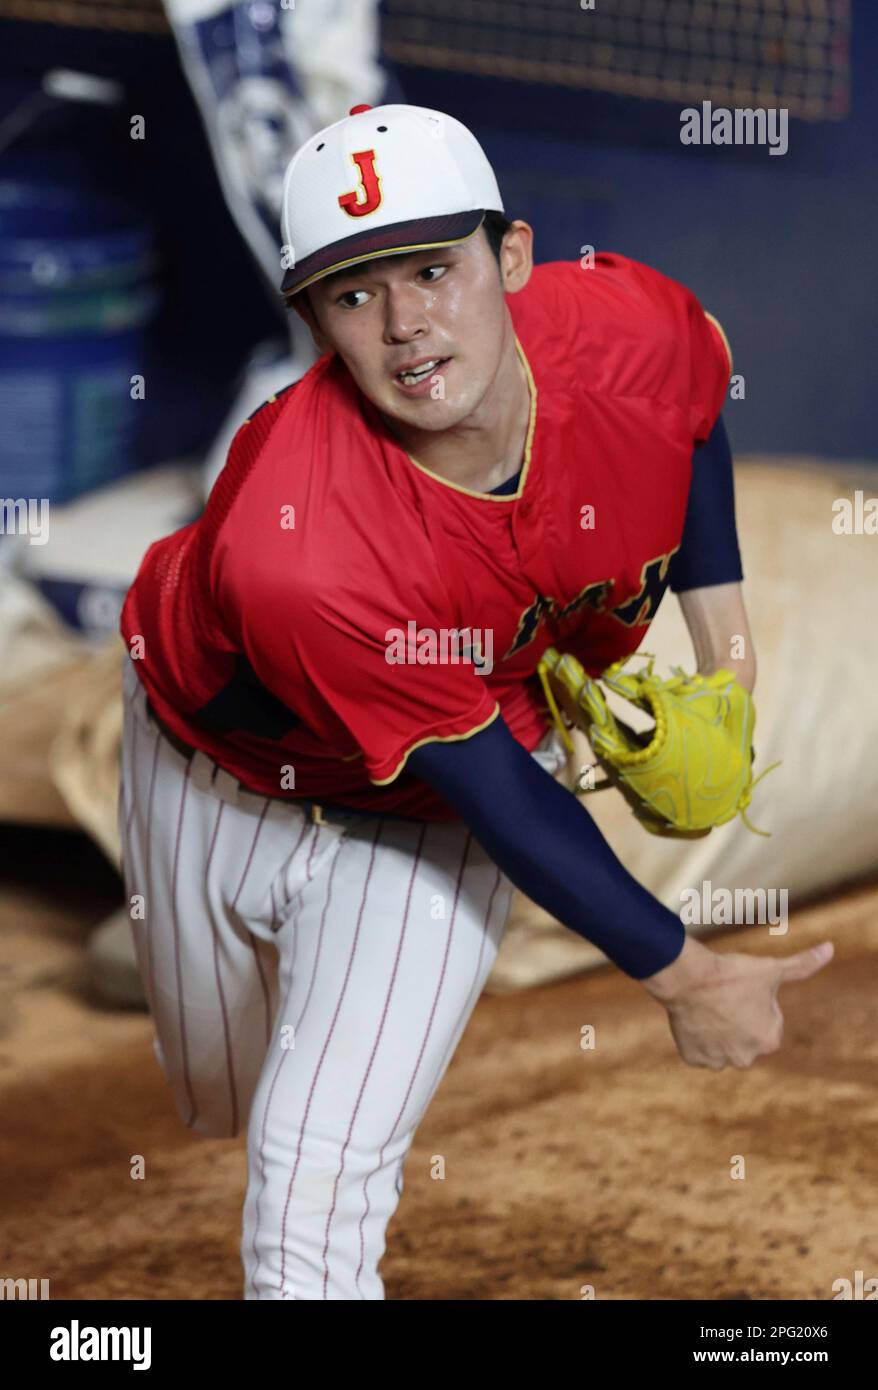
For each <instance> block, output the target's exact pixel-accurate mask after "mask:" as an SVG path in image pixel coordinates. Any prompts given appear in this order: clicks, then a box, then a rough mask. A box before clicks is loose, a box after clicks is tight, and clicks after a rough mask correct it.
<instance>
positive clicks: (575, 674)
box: [537, 647, 780, 838]
mask: <svg viewBox="0 0 878 1390" xmlns="http://www.w3.org/2000/svg"><path fill="white" fill-rule="evenodd" d="M638 655H639V656H649V655H650V654H649V653H648V652H640V653H638ZM629 659H630V658H629V657H625V659H624V660H623V661H617V662H615V663H614V665H612V666H609V667H608V668H607V670H606V671H605V672H604V673H603V675H602V676H601V681H602V682H603V684H604V685H606V686H607V688H608V689H609V690H613V691H615V692H616V693H617V694H618V695H623V696H625V697H626V698H627V699H629V700H631V701H632V703H633V704H635V705H637V706H638V707H639V708H640V709H642V710H645V711H646V712H647V713H649V714H651V715H652V717H653V719H654V720H655V727H654V728H653V729H651V730H650V731H648V732H645V733H637V732H635V730H634V729H632V728H631V727H630V726H629V725H628V724H626V723H625V721H624V720H623V719H620V718H619V717H618V716H617V715H614V714H613V712H612V710H611V709H610V708H609V706H608V705H607V701H606V698H605V696H604V692H603V691H602V690H601V687H600V685H599V684H598V682H597V681H596V680H592V679H591V677H590V676H588V675H587V674H586V672H585V671H584V670H583V668H582V666H581V665H580V663H579V662H578V661H577V660H576V658H575V657H573V656H571V655H569V654H566V655H562V654H561V653H560V652H558V651H557V650H556V649H555V648H554V647H549V649H548V650H547V651H546V652H545V653H544V655H543V657H542V659H541V661H540V663H539V665H538V667H537V671H538V673H539V676H540V680H541V681H542V684H543V689H544V690H545V693H546V699H547V701H548V704H549V709H550V710H551V712H552V716H553V718H554V720H555V723H556V725H557V726H558V729H559V732H560V733H561V736H562V738H563V739H564V742H565V745H566V747H567V748H568V750H569V751H571V752H572V751H573V746H574V745H573V741H572V739H571V738H570V734H569V730H568V725H567V724H565V722H564V719H563V718H562V713H561V712H562V711H563V713H564V715H566V717H567V720H568V721H569V724H570V726H576V727H578V728H580V729H582V730H583V732H584V733H585V734H586V735H587V737H588V740H589V742H590V744H591V746H592V749H593V750H594V753H595V755H596V757H597V758H598V760H599V762H600V764H601V766H602V767H603V769H604V770H605V772H606V773H607V778H606V780H605V781H602V782H598V783H597V784H596V785H594V786H582V785H580V784H577V786H576V787H575V788H574V790H575V791H576V793H577V795H587V794H588V793H589V792H592V791H601V790H603V789H604V788H605V787H609V786H615V787H618V789H619V790H620V791H621V792H622V794H623V795H624V796H625V798H626V800H627V801H628V802H629V804H630V805H631V807H632V809H633V811H634V814H635V816H636V817H637V819H638V820H639V821H640V823H641V824H642V825H643V826H644V828H645V829H646V830H649V831H650V832H651V833H652V834H654V835H674V836H681V837H684V838H696V837H698V836H701V835H708V834H709V833H710V831H711V830H712V829H713V827H714V826H715V825H725V824H726V822H727V821H730V820H734V818H735V816H736V815H737V814H738V812H739V811H740V813H741V819H742V820H743V822H744V824H745V825H746V826H747V829H748V830H752V831H753V833H754V834H756V835H769V834H770V833H771V832H770V831H767V830H758V829H757V828H756V826H754V825H751V824H750V822H749V820H748V819H747V815H746V807H747V806H749V804H750V797H751V794H752V791H753V788H754V787H755V786H756V783H757V782H759V781H761V779H762V778H763V777H764V776H765V775H766V773H768V772H771V770H772V768H775V767H779V766H780V764H779V763H772V764H771V766H770V767H767V768H766V769H765V771H764V772H762V773H760V775H759V777H757V778H756V779H755V781H754V780H753V775H752V767H753V758H754V756H755V753H754V749H753V745H752V739H753V729H754V726H755V723H756V710H755V708H754V705H753V700H752V698H751V696H750V693H749V691H747V690H745V689H744V687H743V686H742V685H740V684H739V683H738V681H737V680H736V678H735V676H734V675H733V674H732V672H731V671H726V670H720V671H715V672H714V673H713V675H710V676H700V675H695V676H689V675H687V674H686V673H685V672H684V671H683V669H682V667H680V666H674V667H672V668H671V669H672V670H673V672H674V674H673V675H672V676H670V677H667V678H666V679H662V678H661V677H659V676H655V675H653V663H654V661H655V658H654V657H650V661H649V665H648V666H645V667H644V668H643V669H642V670H640V671H638V672H637V673H636V674H633V675H632V674H628V675H623V674H621V668H622V667H623V666H624V665H625V664H626V662H627V661H628V660H629ZM580 782H581V779H580Z"/></svg>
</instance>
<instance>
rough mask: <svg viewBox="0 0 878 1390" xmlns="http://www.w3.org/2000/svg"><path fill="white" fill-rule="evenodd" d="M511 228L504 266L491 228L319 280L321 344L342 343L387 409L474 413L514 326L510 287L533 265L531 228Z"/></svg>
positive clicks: (441, 421) (458, 415)
mask: <svg viewBox="0 0 878 1390" xmlns="http://www.w3.org/2000/svg"><path fill="white" fill-rule="evenodd" d="M513 228H514V229H518V228H524V229H525V231H524V232H521V231H518V230H514V231H513V233H507V237H506V239H505V241H504V246H503V248H502V250H501V270H502V273H503V275H504V279H503V280H502V281H501V270H498V266H497V260H496V257H495V256H494V253H493V252H492V250H491V247H490V245H489V243H488V240H487V238H486V236H485V233H484V230H483V229H480V230H479V231H478V232H477V233H476V234H475V236H473V237H471V238H470V239H469V241H466V242H462V243H461V244H460V245H459V246H449V247H445V248H442V249H440V250H428V251H420V252H417V253H414V254H411V255H405V256H393V257H390V256H388V257H379V258H378V259H377V260H373V261H365V262H364V263H363V264H362V265H361V266H352V267H351V269H350V270H349V271H345V272H344V274H343V275H333V276H332V277H331V278H329V277H328V278H327V279H326V280H325V281H319V280H318V281H317V282H316V283H315V284H314V285H312V286H311V287H310V289H309V297H310V303H311V306H312V310H313V323H312V331H313V332H314V335H315V339H316V341H317V344H318V347H320V348H321V350H323V351H335V352H337V353H338V354H339V356H340V357H341V358H342V360H343V361H344V363H345V365H346V366H347V368H348V370H349V371H350V373H351V375H352V376H353V378H354V380H355V381H356V383H357V385H358V386H359V388H360V390H361V391H362V392H363V394H364V395H365V396H367V397H368V398H369V400H370V401H372V402H373V404H374V405H375V406H377V407H378V409H379V410H380V411H381V412H382V413H383V414H384V415H386V416H390V417H391V418H393V419H394V420H397V421H399V422H401V423H403V424H405V425H409V426H411V427H413V428H415V429H420V430H446V429H450V428H452V427H454V426H455V425H458V424H460V423H461V422H462V421H464V420H466V419H467V417H469V416H471V415H472V414H473V412H474V411H475V410H476V409H477V408H478V406H479V405H480V404H481V403H482V401H483V400H484V398H485V397H486V395H487V393H488V392H489V390H490V387H491V384H492V382H493V381H494V379H495V376H496V375H497V369H498V366H499V363H500V360H501V357H502V355H503V353H504V351H505V350H508V347H509V343H508V342H507V339H508V338H509V336H510V335H511V332H512V330H511V322H510V320H509V316H508V311H507V308H506V303H505V298H504V295H505V293H506V292H507V291H513V290H517V289H520V288H521V287H522V285H523V284H525V283H526V282H527V279H528V277H529V275H530V271H531V268H532V260H531V234H530V228H529V227H527V224H526V223H518V222H516V223H513Z"/></svg>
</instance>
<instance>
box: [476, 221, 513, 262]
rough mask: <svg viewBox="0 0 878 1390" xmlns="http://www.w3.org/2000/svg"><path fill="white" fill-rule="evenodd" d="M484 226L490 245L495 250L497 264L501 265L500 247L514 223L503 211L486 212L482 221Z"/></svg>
mask: <svg viewBox="0 0 878 1390" xmlns="http://www.w3.org/2000/svg"><path fill="white" fill-rule="evenodd" d="M482 226H483V227H484V229H485V236H486V237H487V238H488V245H489V246H490V248H491V250H492V251H493V252H494V258H495V260H496V262H497V264H498V265H499V264H500V247H501V246H502V244H503V238H504V237H505V235H506V233H507V232H508V231H509V228H510V227H511V226H512V223H511V222H510V220H509V218H508V217H506V216H504V214H503V213H502V212H486V213H485V220H484V222H483V223H482Z"/></svg>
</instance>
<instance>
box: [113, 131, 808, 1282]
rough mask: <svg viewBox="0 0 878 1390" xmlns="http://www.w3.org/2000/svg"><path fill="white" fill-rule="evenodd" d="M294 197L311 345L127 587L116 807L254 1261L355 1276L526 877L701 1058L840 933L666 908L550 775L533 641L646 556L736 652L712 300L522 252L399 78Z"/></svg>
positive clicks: (159, 998)
mask: <svg viewBox="0 0 878 1390" xmlns="http://www.w3.org/2000/svg"><path fill="white" fill-rule="evenodd" d="M282 231H283V257H284V266H285V274H284V278H283V285H282V293H283V296H284V298H285V300H286V301H287V302H288V303H289V304H290V305H291V307H292V308H293V309H294V310H295V311H296V312H297V313H299V314H300V315H301V317H302V318H303V320H304V321H305V322H306V323H307V324H308V326H309V328H310V330H311V332H312V333H313V336H314V339H315V342H316V343H317V346H318V348H319V349H320V351H321V353H322V355H321V357H320V359H319V361H317V362H316V363H315V365H314V366H313V367H312V368H311V370H310V371H309V372H307V374H306V375H305V376H304V377H303V378H302V379H301V380H300V381H297V382H295V383H293V384H291V385H290V386H288V387H287V388H285V390H284V391H282V392H281V393H279V394H278V395H277V396H274V397H271V399H270V400H268V401H267V402H265V403H264V404H263V405H262V406H261V407H260V408H259V409H258V410H257V411H255V413H254V414H253V415H251V417H250V418H249V419H248V420H246V421H244V422H243V423H242V424H241V426H240V428H239V429H238V432H237V434H236V435H235V438H234V440H233V443H232V445H231V448H230V451H229V455H228V459H227V462H226V465H225V468H224V469H223V471H222V472H221V474H220V476H219V477H218V479H217V481H216V483H215V485H214V487H213V489H212V492H211V494H210V497H209V499H208V501H207V504H206V508H205V511H204V513H203V515H202V516H201V517H200V518H199V519H198V520H197V521H195V522H193V523H192V524H190V525H187V526H184V527H183V528H182V529H181V530H179V531H177V532H175V533H174V534H173V535H171V536H168V537H166V538H164V539H162V540H160V541H157V542H156V543H155V544H154V545H152V546H151V547H150V549H149V550H148V551H147V554H146V556H145V557H144V560H143V562H142V565H141V568H140V571H139V573H138V575H137V578H136V580H135V583H134V584H133V586H132V588H131V590H130V591H129V594H128V596H127V599H126V602H125V606H124V610H123V615H122V622H121V627H122V632H123V635H124V638H125V641H126V644H127V647H128V652H129V656H130V659H129V660H127V661H126V670H125V681H124V685H125V721H124V746H123V758H122V776H121V793H120V801H119V824H120V830H121V833H122V843H123V857H124V872H125V880H126V889H127V892H128V894H129V896H130V900H131V912H132V922H133V930H134V939H135V946H136V950H137V955H138V962H139V966H140V970H141V973H142V976H143V981H144V987H145V990H146V993H147V996H148V1000H149V1003H150V1007H151V1010H152V1015H153V1019H154V1022H155V1030H156V1037H155V1044H154V1046H155V1051H156V1056H157V1058H158V1061H159V1063H160V1065H161V1067H162V1068H163V1070H164V1073H165V1075H166V1077H167V1080H168V1083H169V1085H170V1087H171V1090H172V1092H173V1096H174V1099H175V1102H176V1105H177V1107H178V1109H179V1113H180V1115H181V1117H182V1119H183V1121H184V1123H185V1124H186V1125H188V1126H189V1127H191V1128H192V1129H193V1130H194V1131H196V1132H197V1133H199V1134H202V1135H211V1136H232V1135H235V1134H238V1133H239V1132H244V1131H246V1136H247V1153H248V1181H247V1191H246V1199H245V1202H244V1211H243V1229H242V1238H241V1256H242V1262H243V1274H244V1297H245V1298H247V1299H260V1298H261V1299H292V1298H300V1299H326V1298H350V1299H357V1298H364V1299H380V1298H383V1297H384V1286H383V1282H382V1279H381V1277H380V1275H379V1272H378V1266H379V1262H380V1259H381V1256H382V1254H383V1251H384V1248H385V1232H386V1228H387V1223H388V1221H389V1219H390V1217H391V1215H392V1214H393V1212H394V1210H395V1208H396V1206H397V1203H398V1200H399V1196H400V1193H401V1190H402V1170H403V1165H404V1162H405V1159H406V1155H407V1154H408V1151H409V1148H410V1146H411V1143H412V1138H413V1136H414V1133H415V1131H416V1129H417V1127H418V1125H419V1123H420V1121H421V1119H422V1117H423V1115H424V1112H425V1110H426V1108H427V1106H428V1105H429V1103H430V1100H431V1097H432V1096H433V1095H434V1093H435V1091H436V1088H437V1086H438V1085H439V1083H440V1081H441V1079H442V1076H443V1075H444V1073H445V1070H446V1068H447V1067H448V1064H449V1062H450V1060H451V1058H452V1056H453V1055H454V1051H455V1048H456V1046H457V1044H458V1042H459V1040H460V1037H461V1035H462V1033H463V1031H464V1029H465V1027H466V1024H467V1020H468V1019H469V1017H470V1014H471V1013H472V1010H473V1008H474V1006H475V1004H476V1001H477V1000H478V998H479V994H480V992H481V990H482V987H483V985H484V984H485V981H486V979H487V977H488V975H489V973H490V971H491V967H492V965H493V963H494V960H495V957H496V954H497V949H498V946H499V943H500V939H501V936H502V933H503V929H504V924H505V922H506V918H507V913H508V908H509V901H510V897H511V895H512V892H513V890H514V888H515V887H516V886H517V887H518V888H520V889H521V890H522V891H523V892H525V893H526V894H527V895H528V896H529V897H531V898H532V899H533V900H534V901H535V902H537V903H538V904H540V905H541V906H542V907H544V908H545V909H547V910H548V911H549V912H550V913H552V915H553V916H555V917H556V918H557V919H558V920H559V921H560V922H562V923H564V924H565V925H566V926H567V927H568V928H570V930H572V931H574V932H577V933H579V934H581V935H583V936H584V937H586V938H588V939H589V940H590V941H592V942H594V943H596V944H597V945H598V946H599V947H600V948H601V950H602V951H604V952H605V953H606V955H607V956H608V958H609V959H610V960H611V961H612V962H614V963H615V964H616V965H617V966H618V967H619V968H620V969H621V970H623V971H625V973H626V974H628V975H630V976H631V977H632V978H634V979H636V980H639V981H641V982H642V984H643V986H644V988H646V989H647V990H648V991H649V993H650V994H651V995H652V996H653V997H654V998H655V999H656V1000H657V1001H659V1002H660V1003H661V1004H662V1005H663V1006H664V1007H665V1008H666V1010H667V1013H668V1017H669V1021H670V1026H671V1029H672V1033H673V1036H674V1039H675V1041H676V1044H677V1047H678V1049H679V1052H680V1054H681V1056H682V1057H683V1059H684V1060H685V1061H686V1062H687V1063H689V1064H691V1065H694V1066H707V1067H711V1068H714V1069H719V1068H722V1067H725V1066H728V1065H730V1064H731V1065H733V1066H738V1067H746V1066H749V1065H750V1064H751V1063H752V1062H753V1061H754V1060H755V1059H756V1058H757V1057H759V1056H761V1055H764V1054H766V1053H770V1052H773V1051H775V1050H776V1049H777V1048H778V1047H779V1045H780V1041H781V1035H782V1015H781V1012H780V1008H779V1006H778V1003H777V992H778V987H779V985H780V984H781V983H783V982H785V981H789V980H798V979H805V978H807V977H808V976H810V975H812V974H814V972H815V971H817V970H818V969H820V968H821V966H822V965H823V964H824V963H825V962H826V960H828V959H829V957H830V955H831V950H832V948H831V945H829V944H828V943H826V944H825V945H824V946H823V947H821V948H819V949H818V950H816V951H805V952H801V953H799V954H797V955H793V956H790V957H787V958H786V959H783V960H780V959H772V958H764V957H760V958H756V957H750V956H746V955H743V954H738V953H736V954H724V955H717V954H715V953H714V952H712V951H710V950H709V949H708V948H707V947H706V946H705V945H703V944H702V943H699V942H697V941H694V940H690V939H687V938H686V936H685V932H684V929H683V926H682V924H681V922H680V920H679V918H678V917H677V916H676V915H675V914H674V913H672V912H671V911H669V910H668V909H667V908H665V907H664V906H663V905H662V904H661V903H659V902H658V901H657V900H656V899H655V898H654V897H653V896H652V895H651V894H650V893H649V892H648V891H647V890H646V889H645V888H643V887H642V885H640V884H639V883H638V882H637V881H636V880H635V879H634V878H633V876H632V875H630V874H629V873H628V871H627V870H626V869H625V868H624V866H623V865H622V864H621V863H620V862H619V860H618V859H617V857H616V856H615V855H614V853H613V852H612V850H611V849H610V847H609V845H608V844H607V843H606V841H605V840H604V838H603V836H602V835H601V834H600V832H599V831H598V830H597V827H596V826H595V824H594V822H593V821H592V819H591V817H590V815H589V814H588V812H587V810H586V809H585V807H584V806H583V805H582V804H581V803H580V801H579V800H578V799H577V798H576V797H575V796H573V795H571V793H570V792H569V791H568V790H567V789H566V788H565V787H564V786H563V785H562V784H561V783H560V782H559V781H558V780H556V778H555V776H554V775H553V774H555V773H557V772H559V771H560V770H561V768H562V766H563V763H564V758H565V754H564V750H563V747H562V746H561V743H560V740H559V738H558V735H557V733H556V732H555V731H554V730H552V729H551V725H550V721H549V719H548V714H547V710H546V705H545V700H544V698H542V695H541V690H540V685H539V681H538V679H537V677H536V675H535V672H536V667H537V663H538V661H539V659H540V656H541V655H542V653H543V652H544V651H545V650H546V649H547V648H548V647H549V645H550V644H552V645H554V646H556V647H557V648H558V649H560V650H562V651H567V652H570V653H572V654H574V655H575V656H576V657H577V658H578V659H579V661H580V662H581V663H582V665H583V666H584V668H585V669H586V670H587V672H588V673H589V674H590V675H593V676H599V675H600V674H601V672H603V671H604V670H606V668H607V667H608V665H609V664H610V663H611V662H613V661H616V660H618V659H619V658H621V657H622V656H624V655H626V654H628V653H633V652H635V651H636V650H637V648H638V646H639V645H640V644H641V642H642V641H643V638H644V636H645V634H646V633H647V631H648V629H649V625H650V622H651V620H652V618H653V617H654V615H655V612H656V609H657V607H658V605H659V603H660V601H661V599H662V595H663V593H664V591H665V589H666V588H667V587H668V586H671V587H672V588H674V589H675V590H676V592H677V593H678V595H679V598H680V601H681V604H682V605H683V610H684V614H685V616H686V621H687V624H688V626H689V630H690V632H691V634H692V639H693V644H694V648H695V654H696V657H697V661H698V669H699V671H701V672H710V671H712V670H716V669H717V668H718V667H720V666H727V667H729V666H730V662H731V660H732V658H731V656H730V643H731V640H732V637H733V636H735V635H743V636H744V637H745V638H746V643H745V648H744V655H743V657H742V658H741V659H739V661H738V662H737V667H736V674H737V675H738V677H739V679H740V680H741V681H742V683H744V684H746V685H747V687H748V688H749V689H752V685H753V682H754V680H755V662H754V658H753V652H752V642H751V641H750V634H749V629H748V626H747V619H746V614H745V611H744V606H743V602H742V599H741V592H740V581H741V579H742V577H743V575H742V572H741V566H740V557H739V553H738V547H737V538H736V535H735V519H734V497H733V488H732V472H731V458H730V454H729V450H728V442H727V439H726V436H725V432H724V429H723V427H722V421H721V419H720V412H721V408H722V403H723V398H724V395H725V391H726V388H727V384H728V380H729V374H730V371H731V358H730V354H729V350H728V347H727V344H726V341H725V337H724V335H723V333H722V331H721V329H720V328H719V326H718V324H717V323H716V321H715V320H713V319H712V318H711V317H710V316H709V315H707V314H705V312H704V311H703V310H702V308H701V306H700V304H699V303H698V301H697V299H696V298H695V297H694V295H693V294H691V293H690V292H689V291H688V290H687V289H685V288H683V286H682V285H680V284H678V283H676V282H675V281H673V280H670V279H668V278H666V277H665V276H663V275H661V274H659V273H658V272H656V271H654V270H652V269H650V268H648V267H647V266H645V265H641V264H638V263H636V262H634V261H631V260H628V259H626V258H624V257H621V256H617V255H609V254H599V255H597V256H596V257H595V258H594V259H593V262H592V261H588V260H586V261H584V262H583V263H582V264H580V262H579V261H578V260H577V261H572V262H569V263H568V262H556V263H551V264H543V265H538V266H536V267H534V265H533V262H532V236H533V234H532V230H531V228H530V227H529V226H528V224H527V223H525V222H523V221H521V220H520V219H518V220H514V221H511V222H509V221H507V220H506V218H505V215H504V209H503V203H502V201H501V198H500V193H499V190H498V187H497V183H496V180H495V177H494V174H493V171H492V169H491V167H490V165H489V163H488V161H487V159H486V157H485V155H484V153H483V151H482V149H481V148H480V146H479V144H478V143H477V141H476V140H475V138H474V137H473V136H472V134H471V133H470V132H469V131H468V130H467V129H466V128H465V127H464V126H462V125H461V124H460V123H459V122H458V121H456V120H454V119H453V118H452V117H451V116H449V115H445V114H443V113H441V112H436V111H431V110H426V109H422V108H419V107H414V106H406V105H387V106H383V107H376V108H374V109H371V108H369V107H367V106H362V107H355V108H354V110H353V111H352V112H351V113H350V115H349V116H348V117H346V118H345V119H343V120H341V121H338V122H337V123H335V124H334V125H331V126H329V127H327V128H326V129H324V130H322V131H320V132H319V133H318V134H317V135H315V136H314V137H313V138H312V139H310V140H308V141H307V142H306V143H305V144H304V145H303V146H302V147H301V148H300V149H299V150H298V152H297V153H296V155H295V156H294V158H293V160H292V161H291V163H290V165H289V167H288V170H287V173H286V177H285V181H284V187H283V213H282ZM693 453H694V457H693ZM447 1157H448V1158H449V1163H450V1164H453V1157H452V1156H447ZM451 1171H452V1172H453V1167H452V1168H451Z"/></svg>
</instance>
